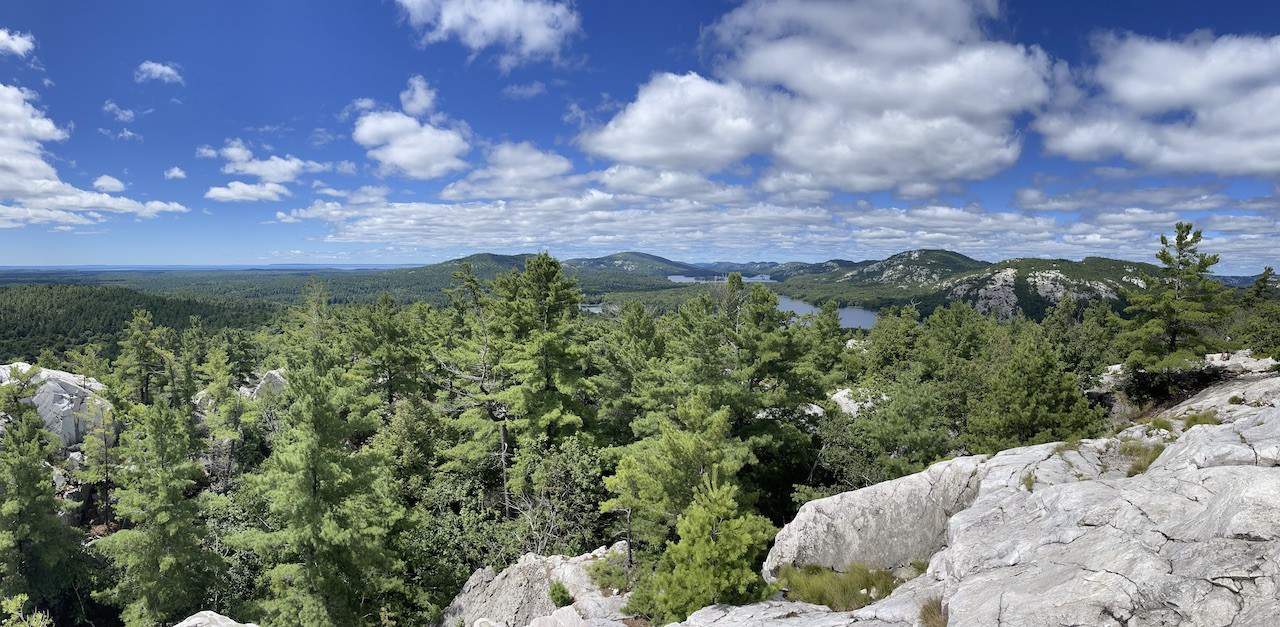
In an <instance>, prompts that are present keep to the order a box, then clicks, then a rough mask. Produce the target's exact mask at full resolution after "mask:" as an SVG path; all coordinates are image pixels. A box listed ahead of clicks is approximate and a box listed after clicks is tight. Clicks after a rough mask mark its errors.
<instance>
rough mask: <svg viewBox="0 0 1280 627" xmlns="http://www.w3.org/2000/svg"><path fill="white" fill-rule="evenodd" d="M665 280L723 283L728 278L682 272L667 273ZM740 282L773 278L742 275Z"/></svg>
mask: <svg viewBox="0 0 1280 627" xmlns="http://www.w3.org/2000/svg"><path fill="white" fill-rule="evenodd" d="M667 280H668V281H671V282H672V283H725V282H727V281H728V279H725V278H722V277H716V278H714V279H708V278H705V277H697V276H685V275H683V274H669V275H667ZM742 282H743V283H773V279H771V278H769V277H768V275H764V274H761V275H758V276H744V277H742Z"/></svg>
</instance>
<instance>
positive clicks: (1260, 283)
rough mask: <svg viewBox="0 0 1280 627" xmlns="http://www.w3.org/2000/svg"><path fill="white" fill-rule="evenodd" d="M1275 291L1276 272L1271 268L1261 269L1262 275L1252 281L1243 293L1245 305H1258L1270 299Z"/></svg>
mask: <svg viewBox="0 0 1280 627" xmlns="http://www.w3.org/2000/svg"><path fill="white" fill-rule="evenodd" d="M1275 291H1276V270H1275V268H1272V267H1271V266H1267V267H1265V268H1263V269H1262V274H1259V275H1258V278H1256V279H1254V280H1253V283H1252V284H1251V285H1249V289H1248V290H1246V291H1245V302H1246V303H1260V302H1262V301H1264V300H1267V299H1269V298H1271V297H1272V296H1273V295H1274V294H1275Z"/></svg>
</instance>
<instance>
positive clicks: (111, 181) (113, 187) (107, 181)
mask: <svg viewBox="0 0 1280 627" xmlns="http://www.w3.org/2000/svg"><path fill="white" fill-rule="evenodd" d="M93 188H94V189H96V190H98V191H100V192H123V191H124V183H122V182H120V179H118V178H116V177H114V176H109V175H106V174H103V175H102V176H99V177H98V178H96V179H93Z"/></svg>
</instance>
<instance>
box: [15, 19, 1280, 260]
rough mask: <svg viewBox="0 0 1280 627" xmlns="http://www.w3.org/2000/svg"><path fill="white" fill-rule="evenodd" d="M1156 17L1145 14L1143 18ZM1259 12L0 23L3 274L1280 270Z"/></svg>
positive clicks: (1279, 216) (1279, 86)
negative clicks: (907, 261)
mask: <svg viewBox="0 0 1280 627" xmlns="http://www.w3.org/2000/svg"><path fill="white" fill-rule="evenodd" d="M1156 7H1158V10H1157V9H1156ZM1278 181H1280V4H1277V3H1258V2H1231V1H1219V2H1213V3H1207V2H1201V1H1195V0H1168V1H1164V2H1160V3H1158V4H1153V3H1149V2H1138V1H1136V0H1105V1H1102V0H1099V1H1097V2H1083V1H1082V2H1072V3H1058V2H1039V1H1032V0H1019V1H1009V2H997V1H995V0H973V1H967V0H840V1H834V2H830V1H818V0H767V1H766V0H750V1H747V2H741V3H739V2H722V1H719V0H700V1H694V2H690V1H688V0H673V1H667V0H652V1H646V2H634V1H630V0H585V1H578V2H574V1H572V0H327V1H326V2H308V1H304V0H272V1H270V2H262V1H259V0H226V1H220V2H209V1H203V2H163V3H162V2H143V1H137V2H134V1H121V2H110V3H106V2H88V1H79V2H70V1H65V2H37V1H34V0H29V1H26V0H24V1H11V2H6V3H3V4H2V5H0V265H78V264H268V263H322V264H332V263H343V264H345V263H401V264H403V263H431V262H436V261H440V260H444V259H449V258H454V257H458V256H462V255H466V254H470V253H474V252H482V251H485V252H497V253H516V252H531V251H539V250H547V251H550V252H551V253H552V254H554V255H557V256H561V257H575V256H595V255H603V254H608V253H613V252H619V251H624V250H641V251H645V252H651V253H655V254H659V255H663V256H668V257H671V258H676V259H681V260H687V261H712V260H735V261H748V260H777V261H782V260H798V261H820V260H826V259H832V258H840V259H853V260H858V259H870V258H882V257H884V256H887V255H889V254H892V253H895V252H899V251H903V250H908V249H916V248H946V249H950V250H956V251H959V252H963V253H966V254H969V255H971V256H974V257H978V258H982V259H988V260H997V259H1003V258H1010V257H1062V258H1070V259H1079V258H1082V257H1085V256H1089V255H1100V256H1107V257H1117V258H1127V259H1136V260H1150V259H1151V258H1152V255H1153V253H1154V252H1155V250H1156V248H1157V247H1158V245H1159V242H1158V239H1159V235H1160V233H1162V232H1171V231H1172V227H1173V224H1174V223H1175V222H1177V221H1179V220H1190V221H1193V222H1194V223H1195V224H1196V225H1197V226H1198V227H1201V228H1203V229H1204V232H1205V242H1204V246H1203V247H1204V248H1205V249H1206V250H1208V251H1210V252H1215V253H1220V254H1221V255H1222V259H1223V261H1222V264H1221V265H1220V266H1219V270H1220V271H1222V272H1227V273H1237V274H1246V273H1248V274H1252V273H1255V272H1258V271H1260V270H1261V268H1262V266H1263V265H1274V264H1275V262H1276V261H1277V260H1280V253H1278V252H1277V250H1278V249H1280V198H1277V195H1278V194H1280V191H1278V190H1277V182H1278Z"/></svg>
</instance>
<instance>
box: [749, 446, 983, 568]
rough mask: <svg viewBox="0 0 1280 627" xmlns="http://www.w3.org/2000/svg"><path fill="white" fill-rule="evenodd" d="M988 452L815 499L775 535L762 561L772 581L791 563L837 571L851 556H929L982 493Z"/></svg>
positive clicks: (889, 562) (875, 563) (896, 561)
mask: <svg viewBox="0 0 1280 627" xmlns="http://www.w3.org/2000/svg"><path fill="white" fill-rule="evenodd" d="M985 459H986V458H985V457H984V456H981V455H978V456H971V457H960V458H957V459H953V460H948V461H945V462H939V463H937V464H934V465H933V466H930V467H929V469H928V470H925V471H924V472H921V473H917V474H914V475H910V476H907V477H901V478H898V479H894V480H893V481H886V482H884V483H879V484H876V485H873V486H870V487H867V488H863V489H861V490H854V491H853V492H845V493H843V494H837V495H835V496H829V497H826V498H822V499H816V500H813V501H809V502H808V503H805V504H804V505H803V506H801V507H800V511H799V512H798V513H797V514H796V517H795V519H794V520H792V521H791V522H790V523H788V524H787V525H786V526H784V527H783V528H782V530H781V531H780V532H779V533H778V536H777V538H775V539H774V543H773V548H772V549H770V550H769V555H768V557H766V558H765V562H764V578H765V580H767V581H770V582H773V581H775V580H776V579H777V576H778V571H779V569H781V568H782V566H784V565H786V564H806V565H808V564H813V565H818V566H825V567H827V568H833V569H836V570H841V569H844V568H845V567H847V566H849V564H851V563H853V562H858V563H861V564H864V565H867V566H872V567H876V568H894V567H897V566H901V565H903V564H908V563H910V562H912V561H913V560H918V559H927V558H928V557H929V556H930V555H933V554H934V553H935V552H937V551H938V549H941V548H942V547H943V545H944V544H945V542H946V531H947V519H949V518H950V517H951V515H952V514H954V513H956V512H958V511H960V510H962V509H964V508H965V507H968V506H969V503H971V502H972V501H973V499H974V498H975V497H976V496H977V494H978V482H977V477H976V472H977V469H978V465H979V464H980V463H981V462H982V461H983V460H985Z"/></svg>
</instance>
